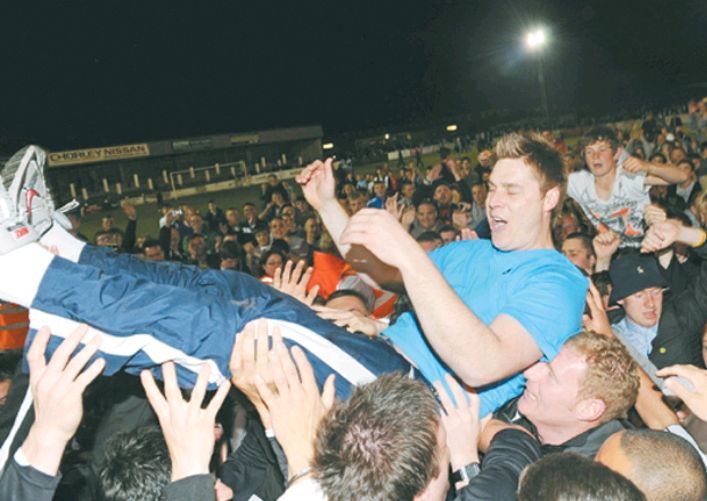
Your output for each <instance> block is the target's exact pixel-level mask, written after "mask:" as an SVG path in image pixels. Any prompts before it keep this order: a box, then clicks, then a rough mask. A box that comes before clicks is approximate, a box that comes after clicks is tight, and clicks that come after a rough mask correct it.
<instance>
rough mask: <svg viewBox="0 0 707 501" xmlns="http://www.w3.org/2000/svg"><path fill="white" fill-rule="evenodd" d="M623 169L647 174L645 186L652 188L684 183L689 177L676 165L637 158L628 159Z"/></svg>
mask: <svg viewBox="0 0 707 501" xmlns="http://www.w3.org/2000/svg"><path fill="white" fill-rule="evenodd" d="M623 168H624V170H625V171H627V172H641V171H643V172H645V173H646V179H645V181H644V184H646V185H651V186H653V185H656V186H667V185H669V184H676V183H682V182H685V181H687V177H688V174H687V173H686V172H685V171H684V170H682V169H681V168H680V167H678V166H676V165H672V164H659V163H652V162H648V161H646V160H641V159H639V158H636V157H629V158H628V159H626V161H625V162H624V163H623Z"/></svg>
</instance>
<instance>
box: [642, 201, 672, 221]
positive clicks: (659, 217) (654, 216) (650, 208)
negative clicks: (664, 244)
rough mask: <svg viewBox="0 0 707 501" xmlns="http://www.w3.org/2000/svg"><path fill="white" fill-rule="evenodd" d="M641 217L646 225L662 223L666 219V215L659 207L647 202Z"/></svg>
mask: <svg viewBox="0 0 707 501" xmlns="http://www.w3.org/2000/svg"><path fill="white" fill-rule="evenodd" d="M643 219H645V221H646V224H647V225H648V226H653V225H654V224H658V223H662V222H663V221H665V220H666V219H668V215H667V213H666V212H665V210H663V209H662V208H661V207H659V206H657V205H653V204H648V205H646V208H645V210H644V211H643Z"/></svg>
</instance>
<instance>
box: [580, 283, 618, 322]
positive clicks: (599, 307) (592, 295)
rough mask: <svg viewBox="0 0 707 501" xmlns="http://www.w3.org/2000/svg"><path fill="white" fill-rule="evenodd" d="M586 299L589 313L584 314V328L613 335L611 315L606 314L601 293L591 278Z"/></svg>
mask: <svg viewBox="0 0 707 501" xmlns="http://www.w3.org/2000/svg"><path fill="white" fill-rule="evenodd" d="M586 301H587V308H588V309H589V314H586V313H585V314H584V315H582V328H583V329H584V330H588V331H592V332H596V333H598V334H604V335H607V336H613V331H612V330H611V323H610V322H609V316H608V315H607V314H606V309H605V308H604V302H603V301H602V299H601V294H600V293H599V289H597V288H596V286H595V285H594V283H593V282H592V281H591V280H590V281H589V290H588V291H587V300H586Z"/></svg>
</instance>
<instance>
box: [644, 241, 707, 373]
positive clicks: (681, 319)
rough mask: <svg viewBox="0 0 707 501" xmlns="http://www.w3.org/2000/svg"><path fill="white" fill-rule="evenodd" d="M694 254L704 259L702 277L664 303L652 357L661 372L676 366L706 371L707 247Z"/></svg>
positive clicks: (699, 248) (696, 250)
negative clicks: (703, 334) (703, 358)
mask: <svg viewBox="0 0 707 501" xmlns="http://www.w3.org/2000/svg"><path fill="white" fill-rule="evenodd" d="M694 254H695V256H696V257H699V258H701V259H702V262H701V264H700V268H699V273H698V274H697V276H696V277H695V278H694V280H693V281H692V282H691V283H689V284H688V285H687V287H686V288H685V289H684V290H683V291H682V292H680V293H678V294H674V295H670V296H669V297H667V298H666V299H664V301H663V312H662V314H661V316H660V323H659V324H658V334H657V336H656V337H655V339H654V340H653V343H652V347H653V348H652V350H651V354H650V355H649V357H648V358H650V360H651V362H653V363H654V364H655V366H656V367H658V368H659V369H662V368H663V367H667V366H668V365H673V364H693V365H696V366H698V367H704V362H703V361H702V330H703V328H704V325H705V322H706V321H707V243H703V244H702V245H701V246H700V247H698V248H696V249H694Z"/></svg>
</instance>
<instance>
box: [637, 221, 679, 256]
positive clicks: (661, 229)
mask: <svg viewBox="0 0 707 501" xmlns="http://www.w3.org/2000/svg"><path fill="white" fill-rule="evenodd" d="M680 228H681V225H680V222H679V221H676V220H673V219H668V220H666V221H663V222H662V223H657V224H654V225H653V226H651V227H650V228H648V231H647V232H646V236H645V237H644V238H643V241H642V242H641V252H644V253H648V252H655V251H659V250H663V249H666V248H668V247H670V246H671V245H673V243H674V242H675V241H676V240H677V239H678V236H679V235H680Z"/></svg>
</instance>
